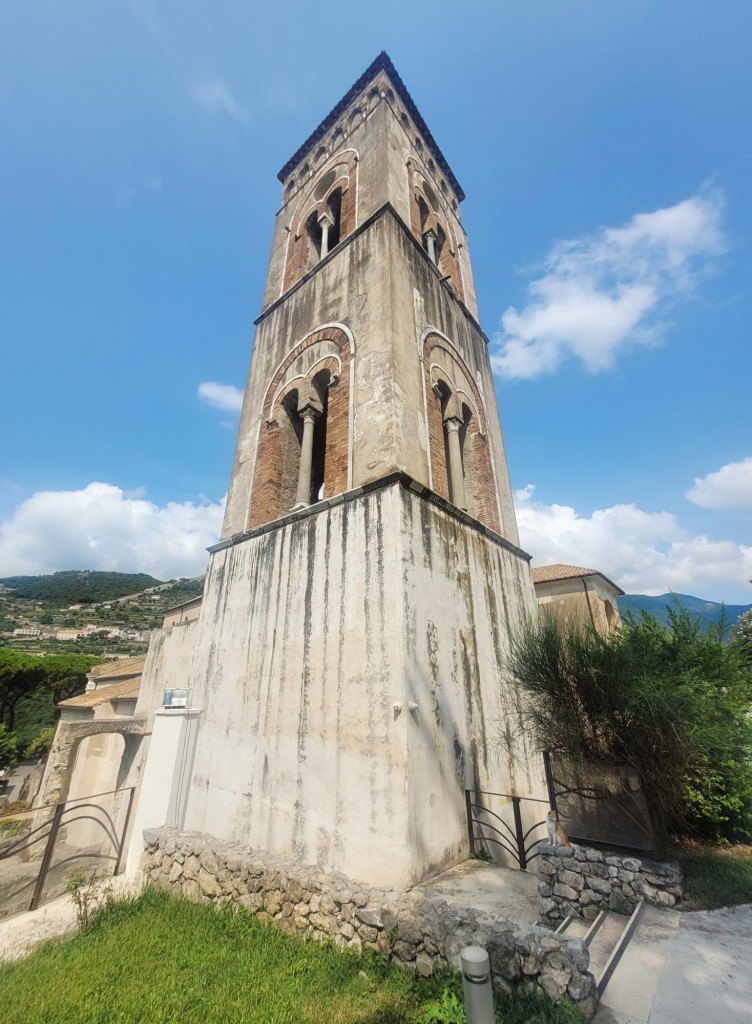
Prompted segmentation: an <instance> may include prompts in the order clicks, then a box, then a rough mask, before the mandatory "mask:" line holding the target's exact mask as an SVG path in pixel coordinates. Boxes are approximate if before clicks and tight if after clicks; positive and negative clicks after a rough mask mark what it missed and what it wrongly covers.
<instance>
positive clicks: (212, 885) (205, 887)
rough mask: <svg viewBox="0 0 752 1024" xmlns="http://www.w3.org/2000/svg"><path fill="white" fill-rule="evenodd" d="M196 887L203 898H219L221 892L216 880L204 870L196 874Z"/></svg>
mask: <svg viewBox="0 0 752 1024" xmlns="http://www.w3.org/2000/svg"><path fill="white" fill-rule="evenodd" d="M198 887H199V889H200V890H201V892H202V893H203V894H204V896H219V895H220V892H221V890H220V888H219V883H218V882H217V879H216V878H215V877H214V875H212V874H210V873H209V872H208V871H206V870H205V869H204V868H201V870H200V871H199V873H198Z"/></svg>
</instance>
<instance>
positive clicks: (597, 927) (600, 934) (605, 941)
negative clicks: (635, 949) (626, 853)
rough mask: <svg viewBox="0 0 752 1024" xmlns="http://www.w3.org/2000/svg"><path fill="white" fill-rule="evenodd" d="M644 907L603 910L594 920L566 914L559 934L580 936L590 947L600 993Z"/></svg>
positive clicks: (611, 975) (619, 960) (620, 958)
mask: <svg viewBox="0 0 752 1024" xmlns="http://www.w3.org/2000/svg"><path fill="white" fill-rule="evenodd" d="M643 909H644V907H643V905H642V903H640V905H639V906H638V907H637V909H636V910H635V912H634V914H632V915H631V916H625V915H623V914H616V913H614V912H613V911H606V910H604V911H601V913H600V914H599V915H598V917H596V918H595V920H594V921H592V922H586V921H582V920H581V919H579V918H576V917H567V918H565V919H564V920H563V921H562V922H561V924H560V925H559V927H558V928H557V929H556V932H557V933H558V934H562V933H566V934H567V935H572V936H574V937H576V938H581V939H582V940H583V942H584V943H585V945H586V946H587V947H588V950H589V953H590V970H591V972H592V974H593V975H594V976H595V982H596V986H597V988H598V993H599V995H600V996H601V997H602V996H603V993H604V992H605V991H606V989H607V987H608V985H609V984H610V983H611V980H612V978H613V976H614V974H615V973H616V971H617V969H618V967H619V965H620V963H621V962H622V959H623V957H624V956H625V954H626V952H627V949H628V947H629V944H630V942H631V940H632V938H633V936H634V933H635V931H636V930H637V926H638V922H639V920H640V917H641V915H642V912H643Z"/></svg>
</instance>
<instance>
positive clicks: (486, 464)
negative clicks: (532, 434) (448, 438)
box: [423, 332, 501, 533]
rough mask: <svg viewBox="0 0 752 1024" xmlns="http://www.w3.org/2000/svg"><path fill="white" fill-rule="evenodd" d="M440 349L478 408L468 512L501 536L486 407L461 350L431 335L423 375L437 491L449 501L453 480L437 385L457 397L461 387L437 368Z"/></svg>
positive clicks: (472, 427) (470, 451) (470, 433)
mask: <svg viewBox="0 0 752 1024" xmlns="http://www.w3.org/2000/svg"><path fill="white" fill-rule="evenodd" d="M437 348H440V349H443V350H444V351H445V352H446V353H447V354H448V355H449V356H450V358H451V360H452V363H453V364H454V365H455V366H456V367H457V368H458V370H459V371H460V373H461V374H462V381H461V383H462V386H463V390H467V393H468V394H469V395H470V396H472V403H473V405H474V406H475V408H474V409H471V410H470V411H471V413H472V415H471V418H470V422H469V423H468V425H467V432H466V434H465V443H464V448H463V462H464V470H465V497H466V500H467V506H468V508H467V510H468V512H469V513H470V515H472V516H475V518H476V519H478V520H480V522H481V523H483V524H484V525H485V526H488V527H489V528H490V529H491V530H494V531H495V532H496V533H501V518H500V516H499V502H498V498H497V496H496V480H495V475H494V469H493V461H492V459H491V450H490V447H489V444H488V432H487V429H486V410H485V404H484V402H483V399H482V397H481V394H480V391H479V390H478V386H477V385H476V383H475V381H474V380H473V378H472V375H471V373H470V371H469V370H468V368H467V366H466V365H465V363H464V360H463V359H462V358H461V356H460V355H459V353H458V352H457V350H456V349H455V348H454V347H453V346H452V345H451V343H450V342H448V341H447V340H446V339H445V338H443V337H442V336H441V335H440V334H435V333H431V332H429V333H428V334H427V335H426V337H425V339H424V341H423V374H424V386H425V395H426V428H427V434H428V445H429V459H430V463H431V479H432V484H433V489H434V491H436V493H437V494H440V495H441V496H442V497H443V498H447V500H448V498H449V480H448V469H447V460H446V447H445V443H444V422H443V417H442V410H441V399H440V398H438V396H437V395H436V394H435V392H434V390H433V389H434V385H435V384H436V383H437V380H442V381H443V382H444V384H445V386H446V387H447V388H448V389H449V391H450V392H452V393H455V389H456V388H458V386H459V384H460V382H459V381H457V380H448V379H447V377H448V376H449V375H448V374H447V373H446V372H442V368H441V367H439V366H436V365H434V363H433V360H432V359H431V355H432V353H433V352H434V351H435V349H437ZM434 378H436V379H434ZM468 408H469V406H468Z"/></svg>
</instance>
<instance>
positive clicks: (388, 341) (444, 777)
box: [129, 53, 542, 887]
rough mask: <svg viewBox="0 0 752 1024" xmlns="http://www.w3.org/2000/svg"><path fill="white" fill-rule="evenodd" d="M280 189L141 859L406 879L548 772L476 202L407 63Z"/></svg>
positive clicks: (154, 738)
mask: <svg viewBox="0 0 752 1024" xmlns="http://www.w3.org/2000/svg"><path fill="white" fill-rule="evenodd" d="M279 180H280V182H281V186H282V197H281V207H280V209H279V211H278V212H277V215H276V220H275V224H274V233H273V239H272V246H271V256H270V260H269V268H268V273H267V278H266V287H265V290H264V297H263V304H262V309H261V312H260V314H259V316H258V318H257V320H256V334H255V339H254V343H253V351H252V355H251V362H250V369H249V374H248V381H247V384H246V388H245V396H244V401H243V409H242V413H241V417H240V425H239V431H238V438H237V446H236V451H235V458H234V464H233V469H232V478H231V481H230V488H229V497H228V501H227V509H226V514H225V520H224V527H223V531H222V537H221V540H220V542H219V543H218V544H217V545H215V546H214V547H213V548H212V549H211V550H210V559H209V565H208V570H207V575H206V584H205V590H204V596H203V600H202V601H201V603H200V607H199V605H198V603H194V604H193V605H192V607H191V609H190V611H191V614H188V615H186V616H185V617H182V616H180V615H178V616H172V617H171V619H170V620H169V622H168V623H167V624H166V625H165V627H164V628H163V629H161V630H159V631H157V632H156V633H155V634H154V635H153V637H152V642H151V646H150V649H149V654H148V657H147V661H146V666H145V669H144V674H143V679H142V684H141V690H140V694H139V698H138V705H137V707H136V716H139V715H141V716H145V731H146V733H147V735H148V747H146V744H144V746H145V747H146V750H145V754H144V760H143V762H142V771H141V779H140V794H139V796H138V807H137V811H136V814H135V827H134V829H133V841H132V845H131V856H130V860H129V863H130V866H131V868H132V867H133V865H134V864H137V862H138V856H139V854H140V850H141V842H142V841H141V830H142V829H143V828H145V827H149V826H158V825H162V824H165V823H167V824H174V825H177V826H179V827H182V828H185V829H195V830H199V831H201V832H205V833H210V834H212V835H214V836H217V837H220V838H223V839H237V840H241V841H243V842H244V843H246V844H248V845H250V846H253V847H256V848H259V849H262V850H268V851H272V852H276V853H279V854H283V855H285V856H292V857H294V858H297V859H299V860H300V861H303V862H306V863H314V864H318V865H319V866H320V867H321V868H322V869H326V870H341V871H344V872H345V873H347V874H348V875H350V876H352V877H355V878H361V879H363V880H365V881H368V882H371V883H374V884H382V883H389V884H393V885H396V886H401V887H404V886H406V885H410V884H413V883H416V882H418V881H420V880H422V879H424V878H426V877H428V876H430V875H432V874H434V873H436V872H437V871H439V870H441V869H442V868H443V867H445V866H448V865H450V864H453V863H455V862H457V861H460V860H463V859H464V858H465V857H467V855H468V839H467V824H466V818H465V795H464V791H465V789H475V790H490V789H492V790H494V791H496V792H506V793H516V794H518V795H526V794H529V793H531V792H534V791H535V792H537V791H540V789H541V787H542V783H541V779H540V768H539V760H540V759H539V755H538V753H537V752H535V751H530V750H528V749H527V748H526V744H525V742H524V739H523V736H522V732H523V730H522V722H521V718H520V709H519V698H518V693H517V690H516V687H515V684H514V682H513V680H512V679H510V677H509V675H508V673H507V670H506V668H505V661H506V659H505V655H506V651H507V649H508V638H509V635H510V631H511V630H512V629H514V628H515V626H516V625H517V624H518V623H519V622H520V621H521V619H522V618H523V617H525V616H532V615H534V614H535V607H536V605H535V594H534V590H533V581H532V576H531V572H530V566H529V556H528V555H526V554H525V553H524V552H523V551H521V550H520V548H519V542H518V534H517V526H516V522H515V513H514V508H513V504H512V494H511V489H510V484H509V475H508V471H507V463H506V457H505V453H504V444H503V440H502V432H501V425H500V421H499V412H498V406H497V400H496V395H495V391H494V382H493V376H492V371H491V365H490V361H489V355H488V339H487V338H486V336H485V335H484V333H483V331H482V330H481V328H480V326H479V324H478V309H477V304H476V298H475V289H474V285H473V275H472V268H471V263H470V253H469V247H468V239H467V236H466V234H465V231H464V228H463V226H462V219H461V213H460V206H461V203H462V201H463V199H464V193H463V191H462V188H461V186H460V184H459V182H458V181H457V178H456V177H455V175H454V173H453V172H452V169H451V168H450V166H449V164H448V162H447V160H446V158H445V157H444V155H443V153H442V152H441V150H440V149H439V146H438V144H437V142H436V140H435V139H434V138H433V136H432V134H431V132H430V130H429V128H428V126H427V125H426V123H425V122H424V120H423V118H422V117H421V115H420V113H419V111H418V109H417V107H416V106H415V103H414V102H413V100H412V98H411V97H410V94H409V93H408V91H407V89H406V88H405V86H404V84H403V83H402V80H401V79H400V77H399V75H398V74H397V72H396V70H395V68H394V66H393V65H392V63H391V61H390V60H389V58H388V57H387V55H386V54H384V53H382V54H381V55H380V56H379V57H377V59H376V60H375V61H374V62H373V64H371V66H370V67H369V68H368V69H367V70H366V71H365V73H364V74H363V75H362V76H361V77H360V79H359V80H358V81H357V82H356V83H355V84H354V85H353V87H352V88H351V89H350V90H349V92H348V93H347V94H346V95H345V96H344V97H343V99H342V100H340V102H339V103H338V104H337V105H336V106H335V107H334V109H333V110H332V111H331V113H330V114H328V115H327V117H325V118H324V120H323V121H322V122H321V124H320V125H319V126H318V127H317V128H316V129H315V131H314V132H313V134H312V135H310V137H309V138H308V139H306V141H305V142H304V143H303V144H302V146H301V147H300V148H299V149H298V150H297V152H296V153H294V155H293V156H292V157H291V158H290V159H289V160H288V162H287V163H286V164H285V166H284V167H283V168H282V170H281V171H280V172H279ZM165 691H169V693H168V694H167V696H166V697H165ZM176 694H178V695H179V696H178V699H176V697H175V695H176Z"/></svg>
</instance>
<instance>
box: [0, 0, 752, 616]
mask: <svg viewBox="0 0 752 1024" xmlns="http://www.w3.org/2000/svg"><path fill="white" fill-rule="evenodd" d="M750 28H752V7H750V5H749V3H748V0H738V2H737V0H716V2H715V3H714V4H712V5H711V4H708V3H706V2H699V0H684V2H682V3H681V4H678V3H676V2H675V0H674V2H660V0H613V2H611V3H608V4H604V3H603V2H602V0H598V2H588V0H583V2H572V3H568V4H564V3H562V2H561V0H531V2H527V3H522V2H505V3H499V2H473V0H469V2H465V3H462V4H460V3H449V2H441V0H434V2H431V3H427V2H426V3H424V2H419V0H416V2H412V3H410V2H408V3H405V2H402V3H394V2H391V0H386V2H383V3H381V4H380V5H378V6H374V5H372V4H369V5H366V4H362V5H361V4H357V3H356V4H351V5H349V6H347V7H346V8H343V7H342V5H340V4H336V5H335V4H331V3H329V2H328V0H322V2H320V3H318V4H316V5H313V4H307V3H306V4H303V3H295V2H288V3H286V4H284V5H269V9H263V10H262V8H261V5H255V4H254V5H251V4H248V3H240V2H229V0H226V2H218V0H215V2H214V3H212V4H207V3H196V2H193V0H180V2H177V0H174V2H169V0H165V2H156V0H155V2H149V0H137V2H136V0H134V2H124V0H109V2H108V3H106V4H103V3H101V2H100V0H70V2H68V3H65V4H61V3H59V2H49V0H47V2H45V0H37V2H35V3H32V4H30V3H27V2H25V0H6V2H5V3H4V4H3V5H2V7H1V8H0V126H1V128H2V138H3V153H4V158H3V160H2V161H1V162H0V273H1V278H0V280H2V291H3V299H2V303H0V338H1V339H2V352H3V355H2V370H3V383H4V387H3V389H2V402H1V403H0V438H1V439H2V447H1V449H0V451H2V460H1V462H0V521H1V522H2V525H1V526H0V575H6V574H10V573H16V572H42V571H54V570H56V569H61V568H74V567H75V568H79V567H89V568H112V569H119V570H123V571H148V572H153V573H154V574H155V575H158V576H161V577H163V578H166V577H167V576H171V575H184V574H193V573H196V572H200V571H202V569H203V567H204V565H205V562H206V555H205V552H204V548H205V546H206V544H208V543H211V541H212V540H213V539H214V537H215V536H216V533H217V531H218V528H219V522H220V519H221V501H222V498H223V495H224V493H225V491H226V488H227V483H228V479H229V472H230V467H231V462H232V453H233V448H234V441H235V437H234V432H235V429H236V423H237V415H236V412H235V409H234V406H235V404H236V403H235V391H234V390H225V391H221V390H218V389H217V388H214V389H212V388H206V387H204V388H203V390H202V391H200V387H201V385H202V384H204V385H206V384H207V383H211V382H214V383H218V384H221V385H225V386H226V387H228V388H231V389H236V388H242V386H243V384H244V381H245V375H246V371H247V364H248V358H249V353H250V347H251V342H252V337H253V327H252V322H253V319H254V317H255V316H256V315H257V314H258V312H259V308H260V300H261V293H262V288H263V281H264V276H265V272H266V262H267V258H268V251H269V245H270V241H271V232H272V226H273V218H274V214H275V212H276V210H277V208H278V205H279V199H280V186H279V183H278V181H277V179H276V173H277V171H278V169H279V168H280V167H281V166H282V164H284V163H285V161H286V160H287V159H288V158H289V157H290V155H291V154H292V153H293V152H294V151H295V149H296V148H297V147H298V146H299V144H300V143H301V142H302V141H303V140H304V139H305V138H306V137H307V135H308V134H309V133H310V132H311V131H312V129H313V128H314V127H315V126H316V125H317V124H318V122H319V121H320V120H321V119H322V118H323V117H324V116H325V115H326V113H328V111H329V110H330V109H331V107H332V106H333V105H334V104H335V103H336V102H337V100H339V98H340V97H341V96H342V95H343V94H344V93H345V92H346V90H347V89H348V88H349V86H350V85H351V84H352V83H353V82H354V81H355V79H356V78H357V77H358V76H359V74H360V73H361V72H362V71H363V70H364V69H365V67H366V66H367V65H368V64H369V63H370V62H371V60H372V59H373V58H374V57H375V56H376V54H377V53H378V52H379V50H381V49H386V50H387V51H388V53H389V55H390V56H391V58H392V60H393V61H394V63H395V65H396V67H397V69H398V71H399V72H400V74H401V76H402V78H403V80H404V81H405V84H406V85H407V87H408V89H409V90H410V92H411V94H412V96H413V98H414V99H415V101H416V103H417V105H418V107H419V109H420V110H421V112H422V114H423V116H424V118H425V120H426V122H427V123H428V125H429V127H430V128H431V130H432V132H433V134H434V136H435V137H436V139H437V141H438V143H439V145H440V146H441V147H442V150H443V151H444V153H445V155H446V157H447V159H448V160H449V162H450V164H451V166H452V168H453V170H454V171H455V173H456V175H457V177H458V178H459V180H460V183H461V184H462V186H463V188H464V190H465V192H466V194H467V197H468V198H467V200H466V201H465V203H464V204H463V218H464V223H465V226H466V228H467V231H468V235H469V244H470V252H471V256H472V260H473V267H474V272H475V279H476V288H477V292H478V299H479V305H480V314H481V321H482V324H483V327H484V329H485V331H486V333H487V334H488V335H489V338H490V339H491V351H492V355H493V358H494V364H495V366H496V369H497V392H498V398H499V404H500V409H501V416H502V425H503V428H504V434H505V441H506V445H507V454H508V458H509V466H510V472H511V477H512V484H513V487H514V488H515V489H516V490H517V491H518V516H519V520H520V527H521V534H522V540H523V544H524V545H525V546H526V547H527V549H528V550H530V551H531V553H532V554H533V555H534V560H535V563H537V564H543V563H545V562H548V561H567V562H575V563H577V564H581V565H589V566H594V567H596V568H599V569H602V570H603V571H604V572H606V573H607V574H608V575H611V576H612V577H613V578H614V579H615V580H616V581H617V582H619V583H620V584H621V585H622V586H623V587H624V588H625V589H626V590H628V591H630V592H653V593H661V592H664V591H665V590H667V589H669V588H671V589H674V590H677V591H680V592H685V593H694V594H697V595H699V596H703V597H707V598H709V599H715V600H722V599H723V600H726V601H728V602H736V603H749V602H752V587H751V586H750V585H749V584H748V583H747V582H746V581H748V580H749V579H750V577H752V530H750V526H751V525H752V430H750V427H751V426H752V423H751V420H752V412H751V403H750V381H751V380H752V355H750V345H749V341H748V338H749V327H748V325H749V323H750V322H752V296H751V295H750V287H749V284H750V270H751V269H752V202H751V201H750V200H751V198H752V196H751V193H752V132H750V95H751V94H752V76H750V72H749V55H748V40H749V37H750Z"/></svg>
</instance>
